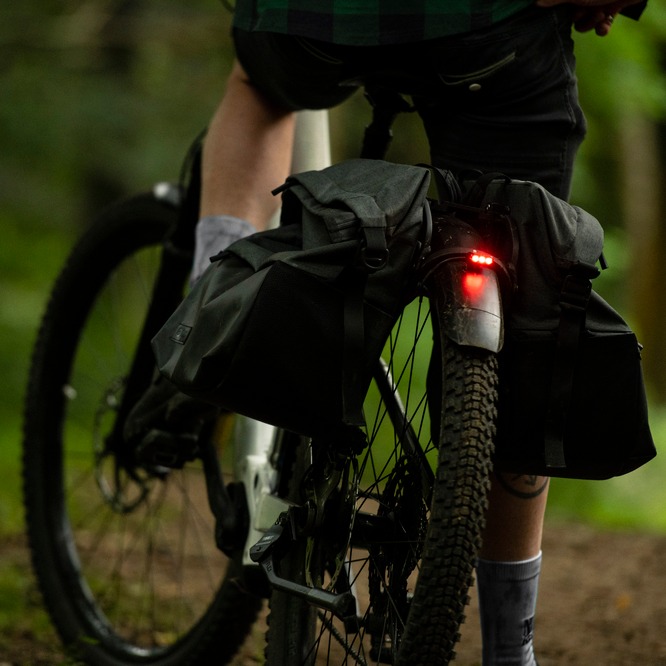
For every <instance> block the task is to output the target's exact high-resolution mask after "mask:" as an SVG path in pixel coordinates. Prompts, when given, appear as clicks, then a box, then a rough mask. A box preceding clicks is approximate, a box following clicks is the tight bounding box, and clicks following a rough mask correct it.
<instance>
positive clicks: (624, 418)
mask: <svg viewBox="0 0 666 666" xmlns="http://www.w3.org/2000/svg"><path fill="white" fill-rule="evenodd" d="M555 357H556V339H555V334H554V333H548V332H539V331H530V332H525V331H523V332H522V334H521V335H520V336H519V337H513V338H511V339H509V340H507V343H506V345H505V348H504V350H503V351H502V353H501V355H500V402H499V418H498V432H497V440H496V454H495V455H496V466H497V468H498V469H502V470H504V471H509V472H515V473H522V474H539V475H545V476H560V477H567V478H581V479H607V478H610V477H613V476H618V475H621V474H626V473H627V472H631V471H632V470H634V469H636V468H638V467H640V466H641V465H643V464H644V463H646V462H648V461H649V460H651V459H652V458H653V457H654V456H655V455H656V451H655V447H654V442H653V440H652V435H651V434H650V428H649V425H648V413H647V400H646V396H645V388H644V384H643V374H642V368H641V357H640V345H639V344H638V341H637V340H636V336H635V335H634V334H633V333H632V332H630V331H629V332H625V331H620V332H617V333H604V334H592V333H590V332H589V331H586V332H585V333H584V334H583V335H582V337H581V340H580V346H579V350H578V356H577V359H576V363H575V375H574V383H573V391H572V395H571V401H570V404H569V406H568V410H567V411H566V421H565V425H564V430H563V432H564V438H563V444H564V455H565V460H566V467H564V468H553V467H549V466H548V465H547V464H546V453H545V441H546V435H547V428H548V422H549V399H550V394H551V376H552V372H553V364H554V359H555Z"/></svg>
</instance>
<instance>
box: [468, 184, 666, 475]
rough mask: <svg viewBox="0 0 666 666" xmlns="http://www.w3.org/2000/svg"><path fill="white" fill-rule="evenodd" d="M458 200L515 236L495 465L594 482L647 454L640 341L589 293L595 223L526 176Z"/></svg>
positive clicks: (596, 251)
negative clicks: (497, 216) (490, 210)
mask: <svg viewBox="0 0 666 666" xmlns="http://www.w3.org/2000/svg"><path fill="white" fill-rule="evenodd" d="M467 198H468V201H473V202H474V203H476V204H477V205H480V206H481V207H484V206H486V205H488V204H490V203H492V204H493V205H497V203H498V202H499V203H501V204H502V205H504V206H505V207H506V209H507V211H508V214H509V215H510V216H511V218H512V220H513V223H514V224H515V230H516V235H517V238H518V243H519V248H518V253H517V254H518V260H517V266H516V269H517V280H516V281H517V289H516V291H515V293H514V294H513V297H512V299H511V303H510V304H509V307H508V308H507V311H508V317H507V321H506V325H505V344H504V348H503V350H502V352H501V353H500V358H499V361H500V384H499V387H500V399H499V412H498V429H497V439H496V453H495V456H496V467H497V468H498V469H500V470H505V471H509V472H515V473H524V474H539V475H546V476H561V477H569V478H585V479H605V478H609V477H612V476H617V475H621V474H625V473H627V472H630V471H632V470H634V469H636V468H637V467H639V466H641V465H643V464H644V463H646V462H647V461H649V460H651V459H652V458H653V457H654V456H655V455H656V451H655V447H654V443H653V440H652V436H651V433H650V428H649V424H648V410H647V401H646V395H645V386H644V383H643V374H642V368H641V346H640V344H639V343H638V341H637V339H636V336H635V335H634V333H633V332H632V330H631V329H630V328H629V326H628V325H627V323H626V322H625V321H624V320H623V319H622V317H621V316H620V315H619V314H618V313H617V312H616V311H615V310H613V308H612V307H611V306H610V305H608V303H606V302H605V301H604V300H603V299H602V298H601V297H600V296H599V295H598V294H597V293H596V292H594V291H593V290H592V282H591V281H592V279H594V278H595V277H596V276H597V275H598V274H599V270H598V268H597V267H596V264H597V263H601V265H602V267H605V264H604V260H603V255H602V247H603V230H602V228H601V225H600V224H599V222H598V221H597V220H596V219H595V218H594V217H592V216H591V215H589V214H588V213H586V212H585V211H584V210H582V209H580V208H578V207H576V206H571V205H569V204H567V203H566V202H564V201H562V200H560V199H558V198H557V197H555V196H553V195H551V194H550V193H548V192H547V191H546V190H545V189H544V188H542V187H541V186H539V185H537V184H535V183H531V182H524V181H512V180H508V179H506V178H490V179H489V178H488V177H482V178H480V179H479V180H477V181H476V182H475V184H474V185H473V186H472V187H471V188H470V189H469V191H468V195H467Z"/></svg>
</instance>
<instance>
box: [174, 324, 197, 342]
mask: <svg viewBox="0 0 666 666" xmlns="http://www.w3.org/2000/svg"><path fill="white" fill-rule="evenodd" d="M191 330H192V327H191V326H185V324H178V326H177V327H176V330H175V331H174V332H173V334H172V335H170V336H169V337H170V338H171V340H173V341H174V342H175V343H176V344H179V345H184V344H185V342H186V340H187V338H188V337H189V335H190V331H191Z"/></svg>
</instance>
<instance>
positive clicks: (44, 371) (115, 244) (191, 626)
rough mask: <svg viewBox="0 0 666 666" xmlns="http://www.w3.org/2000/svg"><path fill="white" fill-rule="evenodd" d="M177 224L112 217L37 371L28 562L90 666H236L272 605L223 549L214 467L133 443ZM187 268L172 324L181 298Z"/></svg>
mask: <svg viewBox="0 0 666 666" xmlns="http://www.w3.org/2000/svg"><path fill="white" fill-rule="evenodd" d="M176 214H177V212H176V210H175V209H174V208H172V207H170V206H168V205H167V204H165V203H162V202H160V201H158V200H156V199H155V198H153V197H152V196H141V197H137V198H135V199H133V200H130V201H129V202H126V203H124V204H121V205H118V206H116V207H114V208H112V209H110V210H109V211H107V212H106V213H105V214H103V215H102V216H101V219H99V220H98V221H97V222H96V224H95V225H94V226H93V227H91V229H90V230H89V232H88V233H87V234H86V235H85V236H84V237H83V238H82V240H81V241H80V242H79V244H78V245H77V246H76V248H75V249H74V251H73V252H72V255H71V256H70V258H69V260H68V263H67V264H66V266H65V268H64V269H63V271H62V273H61V275H60V277H59V279H58V281H57V283H56V285H55V287H54V289H53V292H52V294H51V298H50V301H49V304H48V308H47V311H46V313H45V316H44V319H43V322H42V326H41V330H40V333H39V336H38V340H37V343H36V346H35V351H34V356H33V361H32V367H31V374H30V382H29V388H28V393H27V401H26V408H25V439H24V453H23V483H24V496H25V504H26V512H27V526H28V534H29V540H30V548H31V552H32V557H33V563H34V568H35V572H36V575H37V578H38V581H39V585H40V588H41V591H42V593H43V597H44V600H45V603H46V606H47V608H48V610H49V612H50V615H51V617H52V620H53V622H54V624H55V625H56V627H57V629H58V631H59V633H60V636H61V638H62V640H63V642H64V643H65V645H66V646H67V648H68V650H69V651H70V652H71V653H72V655H73V656H74V658H75V659H77V660H78V661H81V662H84V663H89V664H96V665H101V666H120V665H121V664H124V665H127V664H154V665H156V666H171V665H173V666H176V665H182V664H192V663H214V662H215V663H227V662H228V661H229V660H230V659H231V658H232V656H233V655H234V653H235V652H236V651H237V649H238V647H239V645H240V644H241V643H242V642H243V640H244V637H245V636H246V635H247V633H248V631H249V630H250V627H251V625H252V623H253V622H254V619H255V617H256V614H257V612H258V609H259V608H260V605H261V600H260V599H258V598H257V597H254V596H252V595H251V594H248V593H246V592H245V591H243V588H242V585H240V584H239V582H238V578H239V570H238V569H236V568H235V567H234V565H233V563H232V562H231V561H230V560H229V559H227V558H226V557H225V556H223V555H222V553H221V552H220V551H219V550H218V549H217V548H216V546H215V540H214V534H215V530H214V527H215V525H214V520H213V516H212V514H211V512H210V509H209V507H208V501H207V495H206V483H205V478H204V473H203V469H202V466H201V464H200V463H199V462H198V461H197V462H194V463H192V464H188V465H186V466H185V467H183V468H182V469H178V470H170V469H166V468H160V467H155V466H153V467H150V466H146V465H141V464H139V463H138V462H137V461H136V460H135V459H134V457H133V455H132V451H131V450H127V448H126V447H125V448H123V446H122V442H121V438H120V433H121V432H122V427H119V421H122V415H121V411H122V409H123V407H122V406H123V405H124V404H125V403H124V398H125V395H126V393H127V392H128V391H129V390H130V389H129V388H128V381H129V379H128V378H129V377H130V374H132V376H133V379H132V382H133V384H134V385H133V390H134V391H135V392H136V391H137V390H138V389H143V388H145V384H146V383H147V382H148V381H150V378H151V375H152V371H153V365H154V364H153V361H152V356H151V355H150V351H149V349H148V348H147V347H146V345H147V341H149V339H150V331H147V333H144V334H143V337H142V331H143V330H144V326H145V321H146V317H147V314H146V313H147V310H148V307H149V305H150V303H151V302H153V301H155V297H154V296H153V288H154V285H155V282H156V279H157V275H158V272H159V267H160V262H161V261H162V254H163V241H164V239H165V237H166V234H167V232H168V231H169V229H170V228H171V227H172V225H173V224H174V223H175V220H176ZM181 264H182V265H181V268H180V269H178V270H180V271H181V272H180V274H178V270H176V271H175V273H173V272H172V274H171V275H170V276H169V277H170V280H171V283H172V285H176V287H177V288H176V289H175V290H174V288H173V286H172V287H170V288H169V289H170V290H171V292H172V293H167V294H162V295H161V301H162V302H161V303H159V304H158V305H160V307H161V308H162V309H163V310H165V311H166V312H168V311H169V308H172V307H173V305H174V304H175V303H176V302H178V300H179V299H180V298H181V297H182V288H183V285H184V282H185V279H186V273H187V260H184V261H183V262H181ZM137 350H139V351H137ZM137 357H138V359H139V363H137V361H136V358H137ZM139 366H143V367H139ZM137 367H138V371H137ZM131 369H133V370H132V373H131V372H130V370H131ZM138 384H143V386H139V385H138ZM119 415H120V416H119ZM121 425H122V424H120V426H121ZM223 440H224V437H222V436H220V437H219V438H218V440H216V442H217V443H216V446H217V450H218V453H219V455H220V456H222V455H223V451H222V447H223V443H222V442H223Z"/></svg>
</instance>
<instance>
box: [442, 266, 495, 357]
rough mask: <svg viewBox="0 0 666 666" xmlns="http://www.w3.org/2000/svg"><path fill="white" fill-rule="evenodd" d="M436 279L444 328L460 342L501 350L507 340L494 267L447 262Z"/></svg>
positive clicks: (445, 331) (443, 332) (451, 337)
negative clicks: (438, 283) (439, 284)
mask: <svg viewBox="0 0 666 666" xmlns="http://www.w3.org/2000/svg"><path fill="white" fill-rule="evenodd" d="M434 279H435V280H438V281H440V280H441V283H442V284H443V285H444V288H443V289H442V288H438V289H437V290H436V291H437V292H438V293H439V297H438V298H440V299H442V300H443V302H442V303H438V304H437V307H438V311H439V313H440V316H439V321H440V325H441V332H442V334H443V335H446V336H447V337H448V338H450V339H451V340H452V341H453V342H455V343H456V344H458V345H464V346H468V347H478V348H479V349H487V350H488V351H491V352H499V351H500V349H501V348H502V345H503V343H504V322H503V317H502V295H501V290H500V282H499V279H498V276H497V273H496V272H495V271H494V270H493V269H492V268H487V267H476V266H470V264H469V262H467V261H464V260H452V261H447V262H445V263H443V264H442V265H441V266H440V267H439V268H438V270H437V273H436V276H435V278H434Z"/></svg>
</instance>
